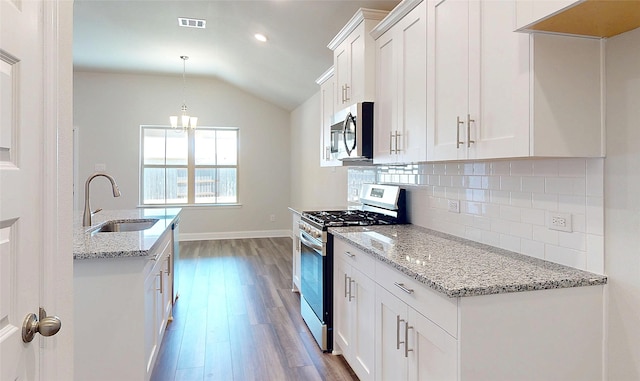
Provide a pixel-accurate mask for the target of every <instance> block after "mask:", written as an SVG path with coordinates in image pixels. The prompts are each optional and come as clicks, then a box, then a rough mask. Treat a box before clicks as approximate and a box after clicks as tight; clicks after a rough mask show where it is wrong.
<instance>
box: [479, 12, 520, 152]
mask: <svg viewBox="0 0 640 381" xmlns="http://www.w3.org/2000/svg"><path fill="white" fill-rule="evenodd" d="M470 5H471V8H470V22H469V25H470V27H471V33H470V36H471V37H470V38H471V43H470V57H469V68H470V72H471V75H470V82H469V97H470V102H469V114H470V115H471V119H473V120H474V122H472V123H471V137H470V138H471V140H473V141H474V142H475V143H473V144H471V146H470V149H469V158H472V159H491V158H504V157H527V156H529V125H530V123H529V99H530V96H529V95H530V90H529V73H530V70H529V63H530V52H529V36H528V35H526V34H523V33H514V32H513V29H514V25H515V7H516V2H515V1H482V2H471V3H470Z"/></svg>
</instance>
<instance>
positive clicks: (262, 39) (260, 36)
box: [253, 33, 267, 42]
mask: <svg viewBox="0 0 640 381" xmlns="http://www.w3.org/2000/svg"><path fill="white" fill-rule="evenodd" d="M253 37H255V38H256V40H258V41H260V42H267V36H265V35H264V34H262V33H256V34H254V35H253Z"/></svg>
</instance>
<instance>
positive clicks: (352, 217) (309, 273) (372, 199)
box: [298, 184, 406, 351]
mask: <svg viewBox="0 0 640 381" xmlns="http://www.w3.org/2000/svg"><path fill="white" fill-rule="evenodd" d="M360 202H361V203H362V207H361V208H360V209H358V210H330V211H307V212H302V216H301V219H300V224H299V230H298V234H299V237H300V253H301V290H300V294H301V297H300V310H301V313H302V318H303V319H304V321H305V322H306V323H307V326H308V327H309V330H310V331H311V333H312V334H313V337H314V338H315V339H316V341H317V342H318V345H319V346H320V348H321V349H322V350H323V351H331V350H332V349H333V236H332V235H331V234H328V232H327V230H328V228H329V227H336V226H367V225H389V224H403V223H406V206H405V193H404V190H403V189H401V188H400V187H398V186H394V185H378V184H364V185H363V186H362V189H361V191H360Z"/></svg>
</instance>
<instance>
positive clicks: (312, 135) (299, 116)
mask: <svg viewBox="0 0 640 381" xmlns="http://www.w3.org/2000/svg"><path fill="white" fill-rule="evenodd" d="M346 205H347V168H346V167H337V168H336V167H324V168H323V167H320V92H319V91H318V92H317V93H316V94H315V95H314V96H312V97H311V98H309V99H308V100H307V101H306V102H305V103H303V104H302V105H300V107H298V108H297V109H295V110H294V111H293V112H292V113H291V206H293V207H295V208H297V209H303V210H304V209H315V208H323V209H326V208H334V207H342V208H344V207H346Z"/></svg>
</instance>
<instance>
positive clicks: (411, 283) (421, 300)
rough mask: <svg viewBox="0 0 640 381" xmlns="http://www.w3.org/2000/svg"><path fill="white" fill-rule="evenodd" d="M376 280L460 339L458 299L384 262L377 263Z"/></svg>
mask: <svg viewBox="0 0 640 381" xmlns="http://www.w3.org/2000/svg"><path fill="white" fill-rule="evenodd" d="M375 280H376V282H377V283H378V284H379V285H380V286H382V287H384V288H385V289H386V290H387V291H389V292H390V293H392V294H393V295H395V296H396V297H398V298H400V299H401V300H402V301H404V302H405V303H407V304H408V305H409V306H410V307H411V308H413V309H414V310H416V311H418V312H419V313H421V314H422V315H424V316H425V317H427V318H428V319H429V320H431V321H432V322H434V323H435V324H437V325H438V326H440V327H441V328H442V329H444V330H445V331H447V332H449V334H451V335H452V336H453V337H456V338H457V337H458V299H457V298H449V297H446V296H444V295H441V294H438V293H437V292H436V291H433V290H431V289H430V288H429V287H427V286H425V285H424V284H422V283H420V282H418V281H416V280H414V279H411V278H410V277H408V276H407V275H405V274H403V273H401V272H400V271H398V270H396V269H394V268H393V267H391V266H390V265H388V264H386V263H383V262H378V263H376V277H375ZM403 288H404V289H405V290H403Z"/></svg>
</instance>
